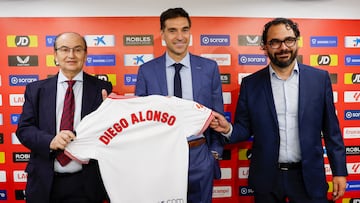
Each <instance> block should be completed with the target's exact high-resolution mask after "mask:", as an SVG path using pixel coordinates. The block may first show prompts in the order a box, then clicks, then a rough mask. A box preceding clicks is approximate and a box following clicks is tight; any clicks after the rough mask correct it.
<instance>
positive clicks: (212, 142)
mask: <svg viewBox="0 0 360 203" xmlns="http://www.w3.org/2000/svg"><path fill="white" fill-rule="evenodd" d="M190 63H191V77H192V87H193V98H194V101H196V102H198V103H200V104H202V105H204V106H206V107H208V108H210V109H212V110H214V111H216V112H219V113H221V114H223V113H224V103H223V97H222V87H221V80H220V74H219V69H218V66H217V64H216V62H215V61H213V60H209V59H206V58H203V57H199V56H196V55H192V54H190ZM166 84H167V83H166V65H165V54H164V55H162V56H160V57H158V58H156V59H154V60H151V61H149V62H147V63H145V64H143V65H141V66H140V68H139V71H138V75H137V82H136V88H135V94H136V95H138V96H147V95H154V94H157V95H165V96H166V95H168V89H167V85H166ZM204 135H205V137H206V141H207V143H208V146H209V148H210V150H212V151H216V152H218V153H219V154H220V156H221V155H222V152H223V145H224V141H223V138H222V135H220V134H219V133H217V132H215V131H213V130H211V129H210V128H209V129H207V130H206V131H205V132H204ZM219 175H220V174H219V173H218V174H216V175H215V176H217V177H219Z"/></svg>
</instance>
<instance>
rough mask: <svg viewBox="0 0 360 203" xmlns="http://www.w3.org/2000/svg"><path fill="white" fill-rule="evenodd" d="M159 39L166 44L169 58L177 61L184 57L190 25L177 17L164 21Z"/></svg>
mask: <svg viewBox="0 0 360 203" xmlns="http://www.w3.org/2000/svg"><path fill="white" fill-rule="evenodd" d="M164 24H165V28H164V29H163V30H162V31H161V38H162V39H163V40H164V41H165V42H166V47H167V52H168V53H169V55H170V57H171V58H173V59H174V60H176V61H178V60H181V59H182V58H184V57H185V55H186V53H187V51H188V50H187V49H188V46H189V42H190V34H191V33H190V25H189V22H188V20H187V19H186V18H184V17H177V18H171V19H168V20H166V21H165V23H164Z"/></svg>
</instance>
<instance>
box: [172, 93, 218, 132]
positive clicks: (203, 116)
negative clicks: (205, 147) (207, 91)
mask: <svg viewBox="0 0 360 203" xmlns="http://www.w3.org/2000/svg"><path fill="white" fill-rule="evenodd" d="M174 98H175V99H177V100H178V101H176V103H177V105H178V106H179V109H180V110H181V113H182V114H183V120H182V123H183V125H184V127H183V128H184V130H185V133H186V134H187V135H189V136H191V135H200V134H202V133H203V132H204V131H205V130H206V129H207V127H208V126H209V124H210V122H211V120H212V118H213V115H212V110H211V109H209V108H207V107H205V106H203V105H201V104H199V103H197V102H195V101H190V100H184V99H178V98H176V97H174Z"/></svg>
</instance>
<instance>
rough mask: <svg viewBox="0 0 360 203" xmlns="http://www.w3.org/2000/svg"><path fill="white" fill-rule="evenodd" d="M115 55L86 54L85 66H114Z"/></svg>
mask: <svg viewBox="0 0 360 203" xmlns="http://www.w3.org/2000/svg"><path fill="white" fill-rule="evenodd" d="M115 64H116V61H115V55H113V54H112V55H88V56H87V59H86V66H115Z"/></svg>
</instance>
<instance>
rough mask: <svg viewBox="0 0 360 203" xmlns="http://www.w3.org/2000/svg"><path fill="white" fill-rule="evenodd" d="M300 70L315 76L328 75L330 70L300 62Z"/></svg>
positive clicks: (301, 72) (302, 72)
mask: <svg viewBox="0 0 360 203" xmlns="http://www.w3.org/2000/svg"><path fill="white" fill-rule="evenodd" d="M298 65H299V72H300V74H312V75H313V76H328V75H329V72H328V71H327V70H322V69H319V68H315V67H312V66H309V65H305V64H302V63H299V64H298Z"/></svg>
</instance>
